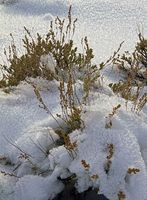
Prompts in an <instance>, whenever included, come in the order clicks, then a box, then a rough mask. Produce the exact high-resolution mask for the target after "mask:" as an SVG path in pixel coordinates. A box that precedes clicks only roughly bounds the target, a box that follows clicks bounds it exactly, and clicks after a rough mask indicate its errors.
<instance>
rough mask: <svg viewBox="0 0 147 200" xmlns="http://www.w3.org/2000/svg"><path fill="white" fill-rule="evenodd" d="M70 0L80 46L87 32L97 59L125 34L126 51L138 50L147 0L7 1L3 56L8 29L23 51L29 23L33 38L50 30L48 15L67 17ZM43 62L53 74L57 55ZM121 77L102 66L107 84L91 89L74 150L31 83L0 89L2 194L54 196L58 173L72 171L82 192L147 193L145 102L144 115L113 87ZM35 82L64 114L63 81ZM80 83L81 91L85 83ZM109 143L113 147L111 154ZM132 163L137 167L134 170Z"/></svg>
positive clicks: (135, 197)
mask: <svg viewBox="0 0 147 200" xmlns="http://www.w3.org/2000/svg"><path fill="white" fill-rule="evenodd" d="M70 3H72V4H73V14H74V16H76V17H78V24H77V32H76V35H75V42H76V43H77V44H78V46H80V45H79V43H80V39H81V37H83V36H85V35H87V36H88V38H89V40H90V45H91V46H92V47H93V49H94V54H95V55H96V57H95V61H96V63H100V62H101V61H103V60H104V59H106V58H109V55H112V53H113V51H114V50H116V48H117V47H118V46H119V44H120V42H122V41H123V40H125V44H124V47H123V49H122V50H125V49H126V48H127V50H133V48H134V45H135V42H136V40H137V31H136V30H137V26H139V27H141V28H142V27H143V28H144V33H146V29H147V25H146V24H145V22H146V19H147V14H146V9H147V3H146V1H145V0H141V1H138V0H122V1H121V2H120V1H119V0H113V1H112V0H85V1H82V0H74V1H68V0H60V1H54V0H44V1H41V0H17V1H13V0H10V1H9V0H2V1H0V26H1V27H2V28H1V32H0V45H1V50H0V51H1V52H0V53H1V60H5V58H4V55H3V48H4V47H6V48H7V47H8V45H9V44H10V40H11V38H10V37H9V34H10V32H11V33H12V34H13V35H14V38H15V42H16V45H17V46H18V48H19V50H20V52H22V51H23V49H22V48H21V44H22V42H21V38H22V37H23V35H24V29H23V26H26V27H27V28H28V29H29V30H31V31H32V33H33V36H34V35H35V33H36V32H39V33H41V34H43V35H45V34H46V32H47V30H48V27H49V21H50V20H52V19H54V18H55V16H57V15H59V16H60V17H64V16H65V15H66V13H67V10H68V7H69V4H70ZM40 62H41V64H42V65H43V66H47V67H48V68H49V69H50V70H51V71H52V72H55V66H56V63H55V61H54V59H53V58H52V55H42V57H41V60H40ZM120 78H122V77H120V74H119V73H117V71H116V70H115V69H111V66H109V67H107V68H106V69H105V70H104V71H103V84H102V87H101V89H100V90H98V89H97V88H95V89H94V90H92V91H91V93H90V99H89V105H88V106H84V108H83V110H84V112H82V120H83V121H84V123H85V128H84V129H83V130H75V131H73V132H72V133H71V134H70V136H69V137H70V140H71V142H76V144H77V145H76V147H75V149H74V150H72V151H69V150H68V149H67V148H66V146H64V145H60V146H59V145H58V140H59V136H58V135H57V134H56V133H55V130H56V129H57V127H58V124H57V123H56V121H55V120H54V119H53V118H52V117H51V116H50V115H49V114H48V113H47V112H46V111H45V110H43V109H42V108H40V107H39V102H38V100H37V98H36V96H35V94H34V91H33V88H32V87H31V86H30V85H28V84H27V83H24V82H22V83H21V84H20V85H19V86H18V87H17V88H15V87H14V88H12V91H11V93H10V94H6V93H4V92H3V91H2V90H1V91H0V171H1V173H0V200H9V199H11V200H26V199H27V200H48V199H53V198H54V197H55V196H56V195H57V194H58V193H60V192H61V191H62V190H63V189H64V184H63V183H62V181H61V180H60V179H66V178H67V177H70V176H72V175H73V174H75V175H76V183H75V187H76V188H77V190H78V192H83V191H86V190H87V189H88V188H89V187H92V188H93V189H99V193H101V194H104V195H105V196H106V197H107V198H108V199H109V200H118V194H119V192H123V193H124V194H125V199H126V200H146V199H147V170H146V169H147V106H145V107H144V108H143V109H142V111H141V112H140V113H139V114H136V113H134V112H132V111H131V108H132V106H133V105H132V103H130V102H128V105H127V108H126V103H125V100H124V99H122V98H121V97H119V96H116V95H115V94H113V92H112V91H111V90H110V88H109V87H108V84H109V83H111V82H112V81H113V82H116V81H117V80H119V79H120ZM29 81H32V82H33V83H34V84H35V85H36V87H37V88H38V89H39V90H40V91H41V95H42V97H43V100H44V101H45V103H46V105H47V106H48V107H49V109H50V111H51V113H52V114H53V115H54V116H56V114H59V113H61V108H60V104H59V93H58V86H59V82H57V81H50V82H48V81H45V80H42V79H41V78H37V79H35V80H34V79H30V80H29ZM77 85H78V86H77V89H78V91H77V93H78V94H79V95H81V88H80V83H77ZM118 104H120V105H121V107H120V108H119V109H118V111H117V112H116V114H115V115H114V116H113V117H112V127H111V129H109V128H108V129H107V128H106V123H107V122H108V120H109V119H108V116H109V114H110V113H111V112H112V109H113V108H114V107H115V106H117V105H118ZM58 120H59V123H63V122H62V121H61V119H58ZM110 145H111V147H113V153H112V152H111V153H112V155H111V156H110V158H108V157H109V154H110V149H109V147H110ZM84 164H86V166H85V167H84ZM109 164H110V166H108V165H109ZM129 168H130V169H133V168H135V169H138V170H139V171H138V172H137V173H129V172H128V169H129ZM3 172H5V173H6V174H4V173H3ZM10 174H11V176H10ZM59 178H60V179H59Z"/></svg>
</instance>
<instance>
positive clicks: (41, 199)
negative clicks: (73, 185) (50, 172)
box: [14, 175, 64, 200]
mask: <svg viewBox="0 0 147 200" xmlns="http://www.w3.org/2000/svg"><path fill="white" fill-rule="evenodd" d="M63 187H64V186H63V184H62V183H61V182H59V181H58V180H57V179H55V178H54V177H52V176H50V177H46V178H43V177H39V176H32V175H27V176H24V177H23V178H21V179H20V180H19V181H18V182H17V184H16V188H15V194H14V197H15V198H14V199H15V200H18V199H19V200H26V199H27V200H49V199H50V200H51V199H53V198H54V197H55V196H56V195H57V194H58V193H59V192H61V191H62V189H63Z"/></svg>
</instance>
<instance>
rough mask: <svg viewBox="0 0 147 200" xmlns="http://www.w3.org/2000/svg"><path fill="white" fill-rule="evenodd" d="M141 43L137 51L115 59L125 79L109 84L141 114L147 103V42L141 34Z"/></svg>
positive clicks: (137, 46)
mask: <svg viewBox="0 0 147 200" xmlns="http://www.w3.org/2000/svg"><path fill="white" fill-rule="evenodd" d="M138 36H139V42H138V43H137V45H136V47H135V51H134V52H133V53H132V54H130V53H129V52H125V53H124V54H123V55H122V56H120V55H118V57H117V58H115V59H113V64H114V65H115V66H117V68H118V69H119V70H120V72H121V73H123V74H124V75H125V78H124V79H123V80H121V81H119V82H118V83H111V84H109V86H110V88H111V89H112V90H113V92H114V93H116V94H120V95H121V96H122V97H123V98H125V99H126V100H127V101H128V100H130V101H133V104H134V106H133V107H132V110H134V111H136V112H139V111H141V110H142V108H143V107H144V105H145V104H146V102H147V93H144V92H143V89H144V87H145V86H147V40H146V39H145V38H144V37H143V36H142V34H141V33H139V35H138Z"/></svg>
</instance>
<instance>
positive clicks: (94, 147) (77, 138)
mask: <svg viewBox="0 0 147 200" xmlns="http://www.w3.org/2000/svg"><path fill="white" fill-rule="evenodd" d="M101 115H102V113H100V112H98V111H97V112H96V111H95V112H91V113H90V112H89V113H88V114H87V117H85V122H86V124H85V125H86V128H85V129H84V131H83V132H81V131H75V132H74V133H72V134H71V135H70V140H71V142H76V144H77V147H76V148H75V150H74V151H69V150H67V148H65V147H63V146H62V147H58V148H55V149H53V150H51V151H50V154H51V155H50V156H49V160H50V167H51V168H53V167H55V166H60V167H61V168H62V169H63V170H64V171H65V170H67V171H69V172H70V174H76V177H77V182H76V188H77V190H78V191H79V192H83V191H86V190H87V189H88V188H90V187H92V188H95V189H99V193H101V194H104V195H105V196H106V197H107V198H108V199H110V200H118V196H119V195H120V194H123V195H125V199H127V200H132V199H133V200H146V199H147V174H146V166H145V163H144V160H143V158H142V155H141V152H140V147H139V145H138V140H137V138H136V136H135V135H134V134H133V133H132V132H131V131H129V130H127V129H126V127H124V129H123V127H121V126H119V125H120V123H121V122H120V120H119V118H118V119H117V118H116V119H115V126H114V128H112V129H105V128H102V127H104V126H103V125H104V124H105V119H104V118H102V117H100V116H101ZM90 116H91V117H90ZM98 120H99V121H98ZM116 124H117V126H116ZM119 127H121V128H120V129H119ZM132 169H136V170H137V172H133V171H132V172H130V171H129V170H132ZM136 183H137V188H136Z"/></svg>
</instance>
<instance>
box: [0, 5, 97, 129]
mask: <svg viewBox="0 0 147 200" xmlns="http://www.w3.org/2000/svg"><path fill="white" fill-rule="evenodd" d="M76 21H77V19H72V15H71V6H70V7H69V11H68V17H67V19H66V20H65V19H61V18H59V17H56V19H55V20H54V21H51V22H50V28H49V31H48V33H47V34H46V36H45V37H43V36H41V35H40V34H39V33H37V38H36V39H34V38H33V37H32V35H31V33H30V31H29V30H28V29H27V28H26V27H24V29H25V36H24V38H23V39H22V42H23V47H24V50H25V53H24V54H23V55H19V54H18V51H17V47H16V45H15V41H14V38H13V36H12V34H11V38H12V43H11V45H10V46H9V50H8V51H6V50H5V51H4V54H5V56H6V58H7V63H8V65H5V64H1V70H2V72H3V78H2V80H1V81H0V88H4V89H5V91H8V92H9V89H8V88H11V87H12V86H17V85H18V84H19V83H20V82H21V81H26V82H27V83H29V84H31V85H32V87H33V89H34V92H35V95H36V97H37V99H38V100H39V102H40V104H41V105H42V107H43V108H44V109H45V110H46V111H47V112H48V113H49V114H51V112H50V110H49V108H47V106H46V105H45V103H44V101H43V99H42V97H41V94H40V92H39V90H38V88H37V87H35V85H34V84H33V83H32V81H30V79H28V78H36V77H42V78H44V79H47V80H49V81H51V80H57V81H59V82H60V86H59V94H60V95H59V96H60V105H61V109H62V114H61V115H59V114H58V115H57V117H60V118H62V120H63V121H64V122H65V123H66V124H67V126H68V127H69V130H75V129H77V128H81V127H83V121H82V120H81V113H82V100H84V102H86V101H87V99H88V97H89V94H90V90H91V89H92V87H94V85H95V82H96V81H97V80H98V79H99V77H100V73H99V69H98V67H97V66H96V65H93V64H92V59H93V57H94V55H93V50H92V48H90V46H89V44H88V39H87V37H85V38H84V39H83V42H82V46H83V52H82V53H79V51H78V48H77V47H76V46H75V44H74V40H73V37H74V33H75V28H76ZM48 57H49V60H52V61H53V62H46V60H45V59H48ZM77 80H80V81H81V84H82V88H83V91H82V93H83V98H82V99H79V97H78V95H77V92H76V82H77ZM51 115H52V114H51ZM52 116H53V115H52ZM53 118H54V119H55V120H56V122H57V123H58V120H57V119H56V118H55V117H54V116H53ZM58 124H59V123H58Z"/></svg>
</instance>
